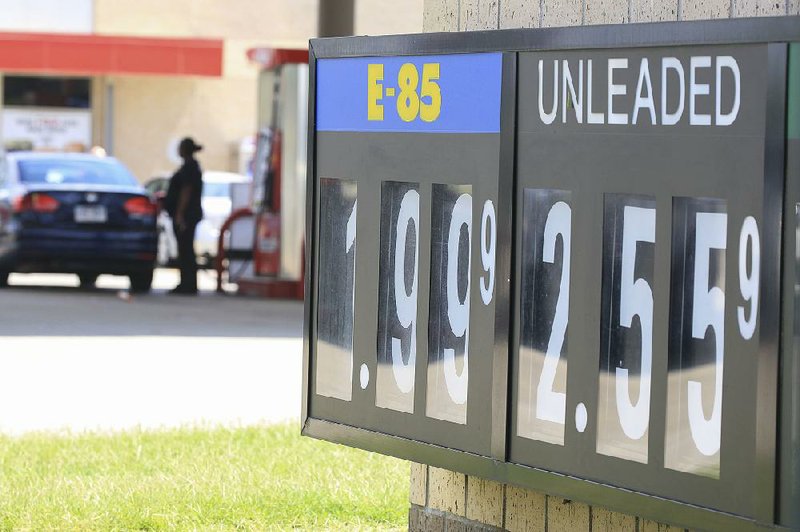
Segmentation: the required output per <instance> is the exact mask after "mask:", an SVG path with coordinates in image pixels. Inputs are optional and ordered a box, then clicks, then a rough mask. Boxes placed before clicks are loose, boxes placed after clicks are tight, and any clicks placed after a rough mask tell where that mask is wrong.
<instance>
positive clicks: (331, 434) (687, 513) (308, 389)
mask: <svg viewBox="0 0 800 532" xmlns="http://www.w3.org/2000/svg"><path fill="white" fill-rule="evenodd" d="M798 41H800V19H798V18H797V17H781V18H763V19H737V20H726V21H701V22H681V23H657V24H628V25H620V26H593V27H580V28H553V29H540V30H500V31H486V32H470V33H449V34H425V35H414V36H387V37H352V38H334V39H315V40H312V41H311V43H310V49H309V52H310V53H309V77H310V92H309V127H308V132H309V140H308V154H309V156H308V174H307V175H308V180H307V210H306V249H307V250H308V253H307V266H306V270H305V272H306V273H305V275H306V291H305V293H306V301H305V327H304V343H303V350H304V355H303V397H302V423H303V434H304V435H308V436H312V437H316V438H321V439H326V440H330V441H334V442H338V443H342V444H345V445H349V446H353V447H358V448H362V449H366V450H370V451H377V452H381V453H385V454H390V455H393V456H396V457H400V458H404V459H409V460H413V461H415V462H420V463H425V464H429V465H433V466H437V467H443V468H447V469H451V470H454V471H459V472H462V473H465V474H469V475H475V476H479V477H483V478H488V479H493V480H497V481H500V482H504V483H511V484H516V485H520V486H523V487H528V488H535V489H537V490H541V491H544V492H547V493H549V494H553V495H559V496H563V497H567V498H572V499H577V500H582V501H585V502H588V503H590V504H593V505H598V506H604V507H608V508H612V509H614V510H617V511H621V512H626V513H630V514H634V515H638V516H642V517H647V518H651V519H655V520H661V521H664V520H667V521H672V522H674V523H676V524H680V525H683V526H691V527H697V528H706V529H730V530H756V529H776V523H778V522H780V523H781V524H783V525H786V526H800V522H799V521H796V520H800V516H798V515H797V513H798V511H796V510H794V509H792V508H790V507H791V506H792V499H791V498H790V497H791V495H790V491H791V490H793V491H794V492H795V493H797V492H800V490H798V487H797V486H798V484H800V475H798V469H800V464H797V463H795V462H796V459H795V458H793V455H792V452H793V451H792V445H793V442H792V439H791V438H792V435H791V434H788V431H780V430H779V429H778V430H776V428H778V427H779V426H778V424H777V423H778V421H777V418H778V415H779V414H780V415H783V416H784V420H786V419H788V416H787V412H795V413H796V412H797V411H798V410H800V404H798V402H800V401H798V399H797V395H796V394H795V395H792V394H787V391H786V390H787V388H789V387H790V386H791V384H792V381H791V380H790V377H787V376H786V375H787V374H789V375H791V374H792V372H793V371H797V369H796V368H797V367H798V365H800V360H797V359H798V358H799V357H798V354H797V352H796V351H797V349H796V346H793V345H792V343H794V342H790V341H789V340H791V338H793V336H792V332H791V331H790V332H786V330H785V328H786V324H785V321H784V325H783V329H781V323H782V322H781V318H782V317H785V316H786V315H788V312H787V311H789V310H790V308H791V307H790V303H791V302H789V301H788V299H789V288H788V287H787V286H788V284H790V283H789V281H790V280H792V279H793V272H792V271H790V270H788V268H787V265H789V264H791V259H792V257H793V256H794V254H795V251H796V250H795V249H794V245H793V244H794V242H793V241H794V234H795V224H794V223H793V222H792V221H793V220H794V218H795V216H794V214H795V213H794V211H791V212H788V209H789V206H791V205H793V202H800V198H794V197H792V195H794V196H796V195H798V194H799V193H800V192H798V190H797V189H798V187H797V186H794V185H792V184H786V180H787V177H786V175H787V174H786V168H785V161H784V157H786V158H788V159H790V160H793V159H791V157H792V155H791V153H789V152H791V148H789V147H787V145H788V141H787V139H786V137H785V135H784V130H785V120H786V119H787V112H786V109H785V102H786V100H787V94H786V91H787V68H788V67H787V65H788V64H789V61H788V59H787V56H788V54H789V49H790V47H791V46H790V44H789V43H792V42H798ZM758 43H763V44H767V45H768V48H769V53H768V56H769V65H768V69H769V78H768V84H767V85H768V87H767V91H768V95H767V101H768V102H769V103H768V108H767V110H766V118H767V121H768V124H769V126H770V127H769V128H768V129H767V130H766V145H765V147H764V149H765V157H764V160H765V163H766V165H767V167H766V168H765V169H764V172H765V176H766V178H765V179H766V181H765V189H764V206H765V209H764V220H763V224H764V227H763V229H762V243H763V247H762V249H763V250H764V260H763V262H762V264H763V265H766V266H767V267H768V268H769V270H768V271H763V269H762V277H761V278H762V287H761V294H762V298H763V300H767V301H771V302H772V304H771V305H765V306H763V307H762V315H761V317H760V318H759V323H760V324H761V329H760V335H761V346H762V352H761V353H760V354H759V356H760V357H763V358H764V361H763V362H762V363H761V364H760V365H759V367H760V368H761V369H762V370H763V372H762V373H760V374H759V375H758V376H757V379H759V381H760V383H761V384H760V385H759V389H760V390H769V389H770V386H769V384H770V383H774V386H773V387H772V393H771V394H769V393H768V394H766V395H765V396H762V397H759V404H758V405H757V406H756V408H757V409H758V411H759V412H758V416H757V419H758V420H759V423H761V425H760V426H759V431H758V435H757V441H756V452H757V458H756V462H757V471H756V477H755V478H756V483H757V484H756V485H755V486H753V490H754V491H755V492H756V493H757V497H756V498H757V500H756V502H755V509H754V514H755V515H756V517H755V518H754V519H746V518H743V517H741V516H738V515H734V514H732V513H724V512H720V511H714V510H710V509H708V508H704V507H699V506H695V505H692V504H687V503H683V502H678V501H674V500H669V499H665V498H663V497H656V496H653V495H649V494H646V493H642V492H637V491H632V490H630V489H626V488H620V487H615V486H611V485H608V484H603V483H600V482H595V481H590V480H586V479H584V478H578V477H575V476H569V475H565V474H562V473H557V472H552V471H548V470H545V469H541V468H536V467H528V466H523V465H519V464H516V463H511V462H510V461H509V452H510V442H509V433H510V427H511V426H512V424H513V420H512V415H511V409H510V408H508V404H509V399H510V398H511V393H512V389H511V382H512V376H511V374H510V373H511V372H510V370H511V367H510V366H511V360H510V358H509V357H510V348H511V347H513V346H514V345H515V343H516V339H518V333H517V331H512V330H511V328H512V327H513V323H515V321H518V319H519V318H518V316H517V317H516V318H515V314H518V312H519V308H518V306H517V304H516V303H515V301H516V300H517V299H518V295H517V294H516V293H515V290H518V287H515V286H514V279H515V275H514V274H513V272H515V271H516V267H515V266H514V264H515V263H516V261H517V260H518V258H517V257H516V256H514V255H513V253H519V251H518V250H517V249H516V247H515V244H514V242H513V240H514V239H515V238H516V236H515V235H516V231H518V230H519V228H518V227H516V226H517V224H518V222H517V221H516V220H515V218H516V216H517V215H516V214H514V212H515V211H516V210H517V208H518V206H517V205H518V203H517V202H518V201H521V198H516V197H515V194H516V192H515V191H516V189H517V183H516V179H517V177H516V168H515V166H516V162H517V155H516V142H517V124H516V120H517V103H518V102H517V99H518V95H517V90H518V88H517V73H518V58H517V57H518V56H517V52H529V51H540V52H541V51H556V50H587V51H591V50H600V49H614V48H621V49H633V48H639V47H663V46H692V45H730V44H758ZM791 48H793V49H794V47H791ZM498 51H499V52H503V53H504V56H503V64H502V76H503V83H502V94H501V107H500V114H501V118H500V120H501V127H500V140H499V143H500V144H499V153H500V156H499V168H498V169H497V172H498V176H499V182H498V186H499V189H498V196H497V200H498V207H500V205H501V204H502V205H505V206H509V207H510V208H506V209H503V208H498V211H497V212H498V219H497V224H498V228H499V229H500V230H498V232H497V234H498V239H499V241H498V248H497V249H498V251H497V260H498V263H497V266H496V267H497V271H498V272H500V273H501V275H498V276H497V279H498V281H497V282H498V284H497V291H496V303H495V305H496V310H495V314H494V316H495V335H494V353H493V360H492V362H491V368H492V380H491V385H490V395H491V401H490V410H491V414H490V417H491V432H490V437H489V440H488V446H487V445H483V446H481V451H480V452H465V451H460V450H455V449H452V448H448V447H446V446H442V445H434V444H431V443H425V442H424V441H419V440H421V439H422V438H419V440H418V439H416V438H415V439H411V438H404V437H398V436H394V435H390V434H385V433H382V432H379V431H375V430H366V429H364V428H360V427H358V426H354V425H348V424H343V423H337V422H332V421H328V420H326V419H323V418H322V417H312V416H311V415H310V412H311V408H310V402H311V401H313V397H312V395H313V390H314V383H313V372H312V367H311V365H312V361H313V357H312V349H313V346H314V340H315V338H316V331H317V301H316V299H315V298H316V296H317V289H318V286H317V282H318V279H319V277H318V271H319V241H318V235H319V223H320V220H319V219H318V212H319V208H320V204H319V194H318V186H319V183H318V178H319V177H322V176H319V175H318V173H317V130H316V126H317V117H316V86H317V81H316V76H317V61H318V60H319V59H328V58H343V57H391V56H402V55H412V56H421V55H433V54H466V53H481V52H498ZM795 62H796V61H795ZM790 106H791V103H790ZM790 120H791V118H790ZM790 137H791V135H790ZM784 150H788V151H789V152H787V153H786V155H784ZM795 159H796V157H795ZM789 164H791V163H789ZM795 164H796V161H795ZM770 176H772V178H770ZM784 188H786V190H783V189H784ZM784 198H785V203H786V205H787V207H786V210H787V212H784V206H783V205H782V200H783V199H784ZM789 222H792V223H789ZM768 227H782V231H779V232H776V231H769V230H766V228H768ZM423 243H425V241H424V240H423ZM781 253H784V256H783V257H782V256H781ZM770 254H771V255H770ZM782 260H783V264H782ZM503 273H507V275H502V274H503ZM781 312H783V315H784V316H782V315H781ZM794 312H795V313H796V312H797V309H795V311H794ZM356 319H358V318H356ZM793 334H794V335H796V334H797V332H796V331H794V332H793ZM764 346H769V348H764ZM779 355H780V360H779ZM779 364H780V365H781V371H782V373H781V374H782V375H784V377H783V383H782V389H779V388H778V381H779V376H778V368H779ZM796 384H797V383H795V385H796ZM781 394H782V397H783V401H782V402H780V401H779V397H781ZM789 401H794V403H791V404H787V403H788V402H789ZM779 409H780V411H779ZM794 415H796V414H794ZM770 420H772V421H770ZM354 423H355V421H354ZM778 438H780V440H778ZM793 460H794V461H793ZM779 486H780V488H779ZM787 487H788V488H787ZM777 528H778V529H780V527H779V526H777Z"/></svg>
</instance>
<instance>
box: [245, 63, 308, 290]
mask: <svg viewBox="0 0 800 532" xmlns="http://www.w3.org/2000/svg"><path fill="white" fill-rule="evenodd" d="M247 56H248V58H249V59H250V60H251V61H253V62H255V63H257V64H258V65H259V66H260V67H261V72H260V75H259V82H258V83H259V87H258V94H259V102H258V134H257V140H256V153H255V161H254V165H253V194H252V204H251V211H252V213H253V217H254V218H253V222H252V223H253V224H254V241H253V254H252V259H253V267H252V269H248V272H247V275H242V276H240V277H238V278H237V279H236V282H237V283H238V286H239V292H240V293H245V294H256V295H261V296H264V297H275V298H297V299H302V298H303V274H304V271H303V267H304V266H303V261H304V257H303V253H304V249H303V241H304V235H305V191H306V142H307V125H308V50H285V49H270V48H254V49H251V50H248V52H247Z"/></svg>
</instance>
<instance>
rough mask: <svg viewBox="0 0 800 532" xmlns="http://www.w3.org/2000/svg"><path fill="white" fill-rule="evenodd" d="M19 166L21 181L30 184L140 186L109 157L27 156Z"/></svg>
mask: <svg viewBox="0 0 800 532" xmlns="http://www.w3.org/2000/svg"><path fill="white" fill-rule="evenodd" d="M18 166H19V177H20V180H21V181H22V182H23V183H28V184H41V185H117V186H136V185H138V182H137V181H136V178H134V177H133V175H132V174H131V173H130V172H129V171H128V170H127V169H126V168H125V167H124V166H122V165H121V164H120V163H118V162H116V161H112V160H108V159H106V160H92V159H45V158H42V159H26V160H21V161H19V162H18Z"/></svg>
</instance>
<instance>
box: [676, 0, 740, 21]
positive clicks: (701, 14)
mask: <svg viewBox="0 0 800 532" xmlns="http://www.w3.org/2000/svg"><path fill="white" fill-rule="evenodd" d="M679 5H680V6H681V9H680V11H679V13H678V20H704V19H715V18H728V17H730V15H731V0H694V1H688V0H687V1H685V2H682V3H681V4H679Z"/></svg>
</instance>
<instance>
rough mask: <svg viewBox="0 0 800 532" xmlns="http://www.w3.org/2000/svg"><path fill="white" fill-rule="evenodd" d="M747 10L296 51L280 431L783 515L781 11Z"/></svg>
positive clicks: (549, 482)
mask: <svg viewBox="0 0 800 532" xmlns="http://www.w3.org/2000/svg"><path fill="white" fill-rule="evenodd" d="M787 20H788V21H789V22H787ZM749 22H750V27H751V32H750V33H748V32H743V31H742V29H741V28H739V25H740V24H741V22H727V23H726V22H715V23H704V24H700V25H690V26H692V27H693V28H694V29H693V30H690V29H686V28H687V26H686V25H682V24H663V25H647V26H646V27H642V26H636V25H629V26H624V27H619V28H617V27H614V28H610V27H609V28H581V29H574V30H536V31H529V30H519V31H504V32H494V33H481V34H475V35H473V34H461V35H449V36H447V37H446V38H445V36H441V35H430V36H413V37H392V38H388V37H387V38H355V39H344V40H335V41H331V40H318V41H312V52H313V53H312V86H311V90H312V98H311V101H312V103H311V105H312V107H311V113H310V116H311V119H310V120H311V121H310V126H311V127H310V142H309V146H310V154H309V170H310V172H309V233H308V235H309V236H308V241H309V242H310V245H309V248H308V249H309V252H310V262H309V267H308V268H307V271H308V274H309V279H310V285H309V290H308V291H307V294H308V299H307V313H306V327H307V336H306V365H305V385H306V389H305V394H306V395H305V397H304V433H305V434H308V435H312V436H316V437H321V438H326V439H330V440H333V441H338V442H341V443H345V444H349V445H355V446H359V447H363V448H367V449H371V450H377V451H381V452H385V453H389V454H393V455H396V456H400V457H404V458H409V459H412V460H415V461H419V462H423V463H428V464H432V465H436V466H439V467H447V468H451V469H455V470H458V471H462V472H464V473H468V474H474V475H478V476H483V477H487V478H494V479H496V480H499V481H503V482H511V483H516V484H520V485H522V486H526V487H531V488H535V489H539V490H543V491H547V492H549V493H554V494H559V495H563V496H566V497H569V498H574V499H579V500H584V501H586V502H589V503H592V504H598V505H602V506H606V507H610V508H615V509H618V510H620V511H624V512H629V513H636V514H638V515H644V516H647V517H650V518H653V519H657V520H661V521H667V522H674V523H676V524H680V525H684V526H692V527H700V528H725V529H749V528H751V527H756V526H760V525H773V524H776V523H778V522H779V521H778V519H779V517H776V516H778V515H780V516H783V515H789V519H791V518H792V517H791V516H792V515H793V514H792V513H791V512H787V511H784V509H783V508H782V507H780V506H779V507H778V508H777V509H778V512H777V513H776V504H777V505H783V504H785V502H783V501H785V500H786V498H785V497H783V498H780V497H779V496H778V495H780V493H776V485H778V484H779V483H780V484H781V485H786V484H787V482H786V478H784V477H785V475H784V476H783V477H782V476H781V474H780V472H779V470H778V468H777V466H776V460H777V456H778V454H779V452H781V449H780V448H779V443H778V436H779V427H778V426H777V423H776V420H777V416H778V408H779V405H778V382H779V375H778V363H779V357H780V355H781V353H786V352H789V353H792V352H793V351H792V346H791V345H788V346H783V348H782V350H781V349H779V343H778V339H779V335H780V329H779V328H778V327H777V326H776V324H777V323H779V322H780V317H781V305H782V300H781V295H780V294H781V286H782V285H781V282H782V278H781V274H780V271H781V268H780V263H781V260H782V258H781V240H782V238H784V239H785V236H784V237H781V231H782V230H783V228H784V226H786V225H787V224H786V222H784V221H783V220H784V213H783V204H784V195H783V194H784V192H783V191H784V187H785V183H786V182H787V181H786V180H787V179H788V177H787V175H786V173H785V170H784V165H783V160H784V155H785V153H786V139H785V136H784V126H785V116H786V115H785V107H786V102H787V90H786V79H787V49H788V46H787V44H786V43H787V42H790V41H792V40H800V24H798V22H797V20H796V19H786V20H783V19H782V20H777V19H772V20H760V21H749ZM621 42H624V44H625V45H624V46H623V47H615V45H616V44H619V43H621ZM576 43H580V45H579V46H578V45H577V44H576ZM710 43H713V44H710ZM509 50H512V51H509ZM790 214H791V216H790V220H789V222H790V223H789V224H788V225H789V226H790V227H791V228H792V229H791V231H794V229H793V228H794V225H795V220H794V212H792V213H790ZM786 216H789V214H787V215H786ZM787 231H788V230H787ZM791 236H792V238H794V233H793V232H792V233H791ZM776 272H777V273H776ZM789 282H791V283H793V282H794V280H793V278H791V279H789ZM784 308H786V306H785V305H784ZM784 312H785V310H784ZM789 337H790V338H792V337H793V336H791V335H789ZM784 338H786V336H785V335H784ZM790 343H791V342H790ZM784 396H785V397H790V396H788V395H786V394H784ZM781 408H783V409H784V410H785V409H787V408H788V409H792V408H797V406H796V405H794V404H789V405H784V406H783V407H781ZM782 445H785V443H784V444H782ZM785 454H786V453H784V455H785ZM788 454H790V455H791V453H788ZM790 466H791V464H790ZM791 467H794V466H791ZM788 485H793V484H792V481H791V480H790V481H789V482H788ZM784 523H788V521H785V520H784ZM789 524H791V523H789Z"/></svg>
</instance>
